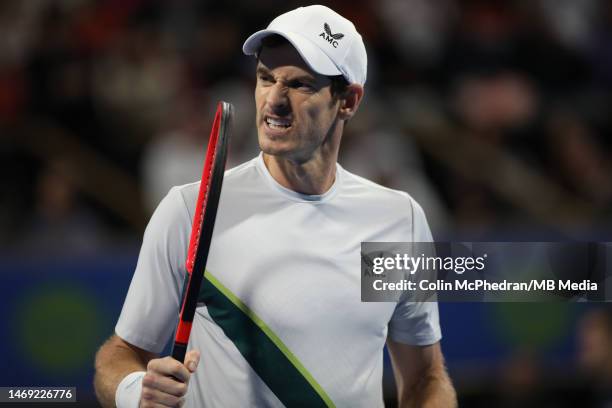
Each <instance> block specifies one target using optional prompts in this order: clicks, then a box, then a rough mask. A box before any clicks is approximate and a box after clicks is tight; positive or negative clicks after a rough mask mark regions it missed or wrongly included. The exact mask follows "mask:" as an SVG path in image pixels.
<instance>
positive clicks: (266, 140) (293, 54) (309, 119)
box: [255, 43, 340, 162]
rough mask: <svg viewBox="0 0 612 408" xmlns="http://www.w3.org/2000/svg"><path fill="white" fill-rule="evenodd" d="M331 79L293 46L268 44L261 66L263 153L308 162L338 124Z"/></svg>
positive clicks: (258, 97) (258, 88) (257, 95)
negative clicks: (301, 55)
mask: <svg viewBox="0 0 612 408" xmlns="http://www.w3.org/2000/svg"><path fill="white" fill-rule="evenodd" d="M330 85H331V80H330V79H329V78H328V77H326V76H323V75H320V74H317V73H315V72H314V71H312V70H311V69H310V68H309V67H308V65H306V63H305V62H304V61H303V60H302V58H301V57H300V55H299V54H298V53H297V51H296V50H295V48H293V47H292V46H291V45H290V44H288V43H287V44H283V45H281V46H279V47H273V48H266V47H264V48H263V50H262V51H261V53H260V56H259V62H258V64H257V85H256V87H255V104H256V106H257V119H256V120H257V132H258V138H259V145H260V147H261V149H262V150H263V152H264V153H267V154H270V155H274V156H281V157H284V158H287V159H290V160H294V161H297V162H306V161H308V160H310V159H312V158H313V157H315V155H316V154H317V153H318V152H320V151H321V150H322V149H324V148H325V145H326V144H328V143H330V139H331V136H332V134H333V132H334V131H335V129H336V127H337V126H338V125H339V122H340V120H339V119H338V109H339V102H338V99H335V98H332V94H331V89H330Z"/></svg>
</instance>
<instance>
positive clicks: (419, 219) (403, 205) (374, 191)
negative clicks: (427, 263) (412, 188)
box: [342, 170, 432, 242]
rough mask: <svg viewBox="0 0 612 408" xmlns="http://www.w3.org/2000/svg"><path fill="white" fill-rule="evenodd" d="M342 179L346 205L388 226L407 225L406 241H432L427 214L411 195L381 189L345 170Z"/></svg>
mask: <svg viewBox="0 0 612 408" xmlns="http://www.w3.org/2000/svg"><path fill="white" fill-rule="evenodd" d="M342 177H343V178H344V183H343V186H344V194H343V197H344V199H345V200H346V201H345V203H346V205H347V206H350V207H351V208H354V209H355V210H356V211H358V212H359V213H360V214H361V216H363V217H365V218H367V219H370V220H377V221H376V222H377V223H379V224H381V225H382V224H385V223H388V224H395V225H402V226H404V228H405V229H404V230H405V231H406V232H407V233H408V235H407V236H406V237H405V240H410V241H415V242H429V241H432V235H431V231H430V229H429V224H428V222H427V217H426V216H425V211H424V210H423V208H422V207H421V205H419V203H418V202H417V201H416V200H415V199H414V198H412V197H411V196H410V194H408V193H406V192H405V191H400V190H394V189H392V188H388V187H384V186H381V185H380V184H377V183H375V182H373V181H371V180H368V179H365V178H363V177H360V176H357V175H355V174H353V173H350V172H348V171H346V170H342Z"/></svg>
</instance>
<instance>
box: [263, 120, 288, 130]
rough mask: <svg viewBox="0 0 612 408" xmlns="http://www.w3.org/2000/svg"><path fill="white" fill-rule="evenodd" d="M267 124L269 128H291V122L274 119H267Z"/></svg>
mask: <svg viewBox="0 0 612 408" xmlns="http://www.w3.org/2000/svg"><path fill="white" fill-rule="evenodd" d="M266 123H267V124H268V126H270V127H273V128H277V129H284V128H288V127H289V126H291V122H289V121H286V120H279V119H272V118H266Z"/></svg>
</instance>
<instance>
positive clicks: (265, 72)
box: [255, 65, 317, 85]
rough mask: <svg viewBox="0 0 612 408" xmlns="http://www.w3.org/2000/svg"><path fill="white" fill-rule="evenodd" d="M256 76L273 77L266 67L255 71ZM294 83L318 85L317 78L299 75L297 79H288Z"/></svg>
mask: <svg viewBox="0 0 612 408" xmlns="http://www.w3.org/2000/svg"><path fill="white" fill-rule="evenodd" d="M255 73H256V75H270V76H271V75H272V72H271V71H270V70H269V69H268V68H266V67H264V66H261V65H260V66H258V67H257V70H256V71H255ZM293 81H299V82H304V83H308V84H311V85H315V84H317V78H315V77H314V76H312V75H299V76H296V77H292V78H287V82H293Z"/></svg>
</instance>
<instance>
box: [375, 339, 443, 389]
mask: <svg viewBox="0 0 612 408" xmlns="http://www.w3.org/2000/svg"><path fill="white" fill-rule="evenodd" d="M387 348H388V350H389V356H390V357H391V363H392V365H393V372H394V373H395V380H396V382H397V385H398V390H399V392H400V394H401V393H403V392H407V391H409V390H410V389H412V388H414V387H415V386H416V385H417V384H418V382H419V380H421V379H423V378H426V377H428V376H431V375H439V374H442V375H445V372H446V370H445V368H444V358H443V356H442V350H441V348H440V343H439V342H436V343H434V344H431V345H428V346H412V345H409V344H403V343H398V342H395V341H393V340H391V339H388V340H387Z"/></svg>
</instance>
